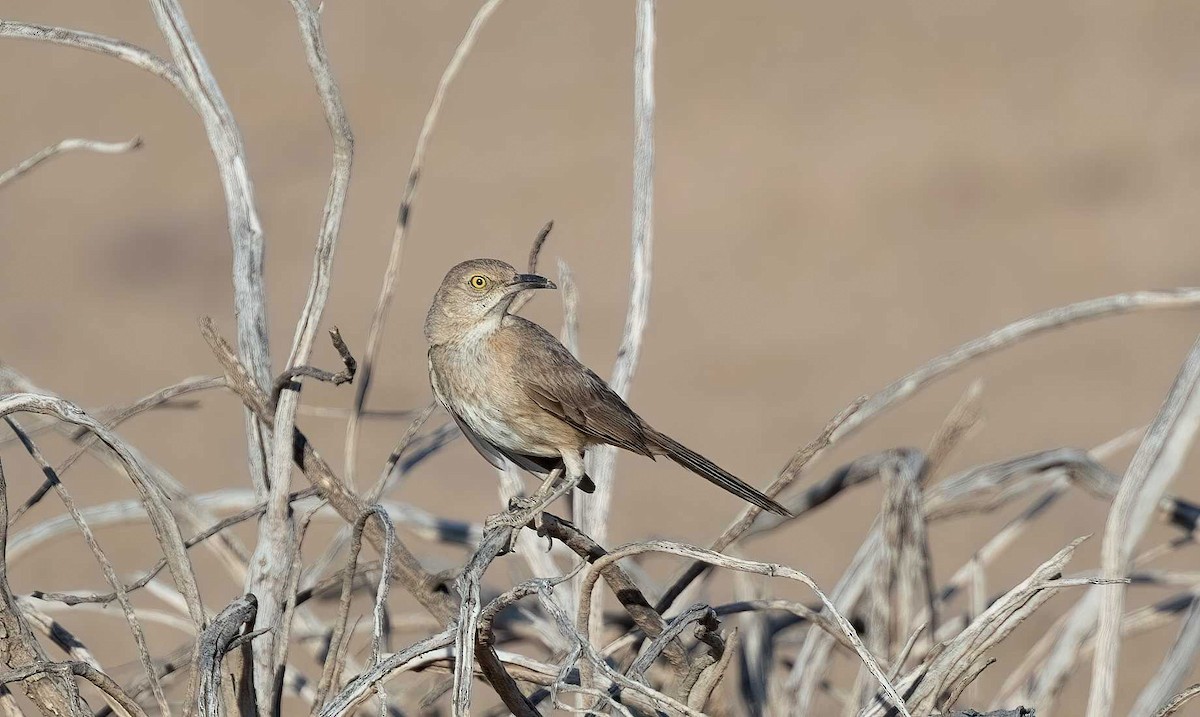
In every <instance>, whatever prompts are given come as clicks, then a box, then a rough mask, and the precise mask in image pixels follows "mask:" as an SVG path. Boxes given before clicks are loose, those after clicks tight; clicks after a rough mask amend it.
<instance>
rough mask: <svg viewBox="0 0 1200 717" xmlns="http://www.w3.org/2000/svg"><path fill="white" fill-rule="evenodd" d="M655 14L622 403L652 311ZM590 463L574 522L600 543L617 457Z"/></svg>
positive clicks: (637, 125) (644, 76)
mask: <svg viewBox="0 0 1200 717" xmlns="http://www.w3.org/2000/svg"><path fill="white" fill-rule="evenodd" d="M654 8H655V0H637V29H636V42H635V45H634V51H633V122H634V125H633V126H634V134H633V252H632V267H631V270H630V286H629V310H628V313H626V315H625V333H624V335H623V336H622V338H621V348H620V349H619V350H618V351H617V362H616V365H615V366H614V367H613V375H612V381H610V382H609V383H610V385H611V386H612V389H613V390H614V391H616V392H617V393H618V394H619V395H620V396H621V397H622V398H625V397H627V396H628V395H629V386H630V384H631V383H632V381H633V373H634V371H635V370H636V369H637V362H638V356H639V355H640V354H641V349H642V334H643V332H644V331H645V328H646V319H647V317H648V315H649V307H650V257H651V243H652V240H653V237H654V233H653V210H654V43H655V28H654ZM588 459H589V461H588V463H589V465H588V475H590V476H591V477H592V481H593V482H595V484H596V492H595V493H593V494H592V495H590V496H586V497H583V498H581V499H580V501H579V514H578V515H577V516H575V517H576V520H577V522H578V523H579V528H580V529H581V530H582V531H583V532H584V533H586V534H588V535H590V536H591V537H592V538H593V539H594V540H596V541H597V542H599V543H603V542H605V538H606V537H607V522H608V510H609V504H610V503H611V501H612V477H613V471H614V469H615V468H616V460H617V451H616V449H615V448H612V447H611V446H598V447H596V448H593V449H592V450H591V451H589V454H588Z"/></svg>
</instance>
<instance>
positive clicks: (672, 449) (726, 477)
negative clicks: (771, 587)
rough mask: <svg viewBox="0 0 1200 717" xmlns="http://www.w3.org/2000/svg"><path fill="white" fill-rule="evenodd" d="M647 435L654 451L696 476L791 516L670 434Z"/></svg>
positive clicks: (751, 501)
mask: <svg viewBox="0 0 1200 717" xmlns="http://www.w3.org/2000/svg"><path fill="white" fill-rule="evenodd" d="M646 437H647V438H648V439H650V442H651V443H652V446H651V450H652V451H654V453H656V454H659V455H664V456H666V457H667V458H670V459H671V460H673V461H675V462H676V463H678V464H679V465H681V466H683V467H684V468H687V469H688V470H690V471H691V472H693V473H695V474H696V475H698V476H701V477H702V478H704V479H706V480H708V481H710V482H712V483H714V484H716V485H718V486H720V487H721V488H724V489H725V490H727V491H729V492H730V493H733V494H734V495H736V496H737V497H739V498H741V499H742V500H745V501H748V502H750V503H753V504H754V505H757V506H758V507H759V508H762V509H763V510H769V511H771V512H772V513H776V514H778V515H782V516H786V517H789V518H790V517H791V515H792V514H791V513H790V512H788V509H787V508H784V507H783V506H782V505H780V504H779V503H776V502H775V501H773V500H771V499H770V498H768V497H767V496H766V495H764V494H763V493H762V491H759V490H758V489H756V488H755V487H754V486H752V485H750V484H748V483H746V482H745V481H743V480H742V479H741V478H738V477H737V476H735V475H733V474H732V473H730V472H729V471H727V470H725V469H724V468H722V467H721V466H719V465H717V464H716V463H713V462H712V461H710V460H708V459H707V458H705V457H704V456H702V455H700V454H699V453H697V452H695V451H693V450H692V449H690V448H688V447H687V446H685V445H683V444H682V443H680V442H678V441H676V440H675V439H673V438H671V437H670V436H667V435H664V434H662V433H659V432H658V431H655V430H653V429H651V430H650V431H647V436H646Z"/></svg>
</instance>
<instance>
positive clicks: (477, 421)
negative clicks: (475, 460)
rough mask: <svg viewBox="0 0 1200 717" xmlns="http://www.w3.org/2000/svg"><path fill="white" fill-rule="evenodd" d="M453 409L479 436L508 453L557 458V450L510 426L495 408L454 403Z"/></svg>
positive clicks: (468, 402) (462, 402)
mask: <svg viewBox="0 0 1200 717" xmlns="http://www.w3.org/2000/svg"><path fill="white" fill-rule="evenodd" d="M454 409H455V411H456V413H458V415H459V416H460V417H462V419H463V421H465V422H466V424H467V425H468V426H470V427H471V429H472V430H474V431H475V432H476V433H478V434H479V436H480V437H481V438H483V439H485V440H487V441H488V442H490V443H493V444H495V445H497V446H500V447H501V448H503V449H505V450H508V451H515V452H517V453H524V454H526V455H531V456H557V455H559V452H558V450H556V449H555V448H553V447H552V446H549V445H547V444H546V443H545V442H543V441H539V440H537V438H536V437H534V436H531V435H529V434H528V432H526V431H521V430H519V429H516V428H514V427H513V426H512V424H511V422H510V421H508V420H506V417H505V416H504V415H503V414H502V412H501V411H500V410H499V409H498V408H497V407H496V406H483V405H479V404H476V403H474V402H472V401H455V402H454Z"/></svg>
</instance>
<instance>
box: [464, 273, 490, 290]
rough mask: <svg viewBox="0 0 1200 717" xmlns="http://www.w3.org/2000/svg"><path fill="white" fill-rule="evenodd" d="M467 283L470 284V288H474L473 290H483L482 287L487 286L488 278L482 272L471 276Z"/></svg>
mask: <svg viewBox="0 0 1200 717" xmlns="http://www.w3.org/2000/svg"><path fill="white" fill-rule="evenodd" d="M467 283H469V284H470V285H471V288H472V289H474V290H475V291H483V290H484V289H486V288H487V285H488V280H487V277H486V276H484V275H483V274H476V275H474V276H472V277H471V278H470V279H469V280H468V281H467Z"/></svg>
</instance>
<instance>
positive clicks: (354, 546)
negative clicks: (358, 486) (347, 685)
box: [313, 506, 395, 713]
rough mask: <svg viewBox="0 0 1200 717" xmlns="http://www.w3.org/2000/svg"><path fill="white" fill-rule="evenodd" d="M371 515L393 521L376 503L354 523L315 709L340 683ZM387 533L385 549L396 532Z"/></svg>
mask: <svg viewBox="0 0 1200 717" xmlns="http://www.w3.org/2000/svg"><path fill="white" fill-rule="evenodd" d="M372 517H375V518H378V519H379V523H380V524H381V525H385V524H386V525H387V527H390V523H389V521H388V520H387V516H386V514H384V513H383V512H382V511H381V510H380V509H379V508H378V507H377V506H373V507H371V508H367V509H366V510H364V511H363V512H362V514H361V515H359V516H358V518H357V519H356V520H355V521H354V523H353V526H354V536H353V540H352V541H351V543H350V554H349V555H348V556H347V558H346V568H345V570H343V572H342V593H341V598H340V599H339V600H338V615H337V619H336V620H335V621H334V623H333V635H332V637H331V638H330V640H329V647H328V649H327V650H326V654H325V656H324V661H325V667H324V669H323V670H322V671H321V681H320V683H318V685H317V698H316V700H315V701H314V702H313V712H314V713H316V712H318V711H320V710H321V709H323V708H324V707H325V704H326V695H328V694H329V692H330V690H331V689H334V688H335V687H336V686H337V683H338V680H339V677H340V672H341V668H342V663H343V660H344V657H345V652H346V649H347V646H348V644H349V640H346V639H345V638H344V636H345V632H346V625H347V620H348V619H349V616H350V600H351V597H352V596H351V587H352V586H353V584H354V576H355V569H354V568H355V566H356V565H357V564H358V554H359V552H360V551H361V550H362V541H363V531H364V529H365V528H366V525H367V522H368V521H369V520H370V519H371V518H372ZM387 536H388V541H387V543H385V547H384V551H385V553H387V552H390V548H391V546H392V545H393V544H394V543H395V535H394V534H391V533H387ZM390 557H391V556H390V555H386V557H385V559H386V558H390ZM386 577H387V571H386V570H385V571H384V572H383V575H381V577H380V580H381V583H380V585H381V592H382V594H383V595H384V596H385V597H386V592H385V591H383V590H382V586H383V583H382V580H383V579H384V578H386ZM379 605H380V603H379V602H378V601H377V602H376V616H375V617H376V627H377V629H378V627H379V622H380V620H381V619H382V618H381V616H380V614H379V613H380V610H381V607H380V606H379ZM372 650H373V651H374V646H373V647H372ZM375 657H377V655H375ZM376 664H377V660H376V659H373V660H372V667H375V666H376Z"/></svg>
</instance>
